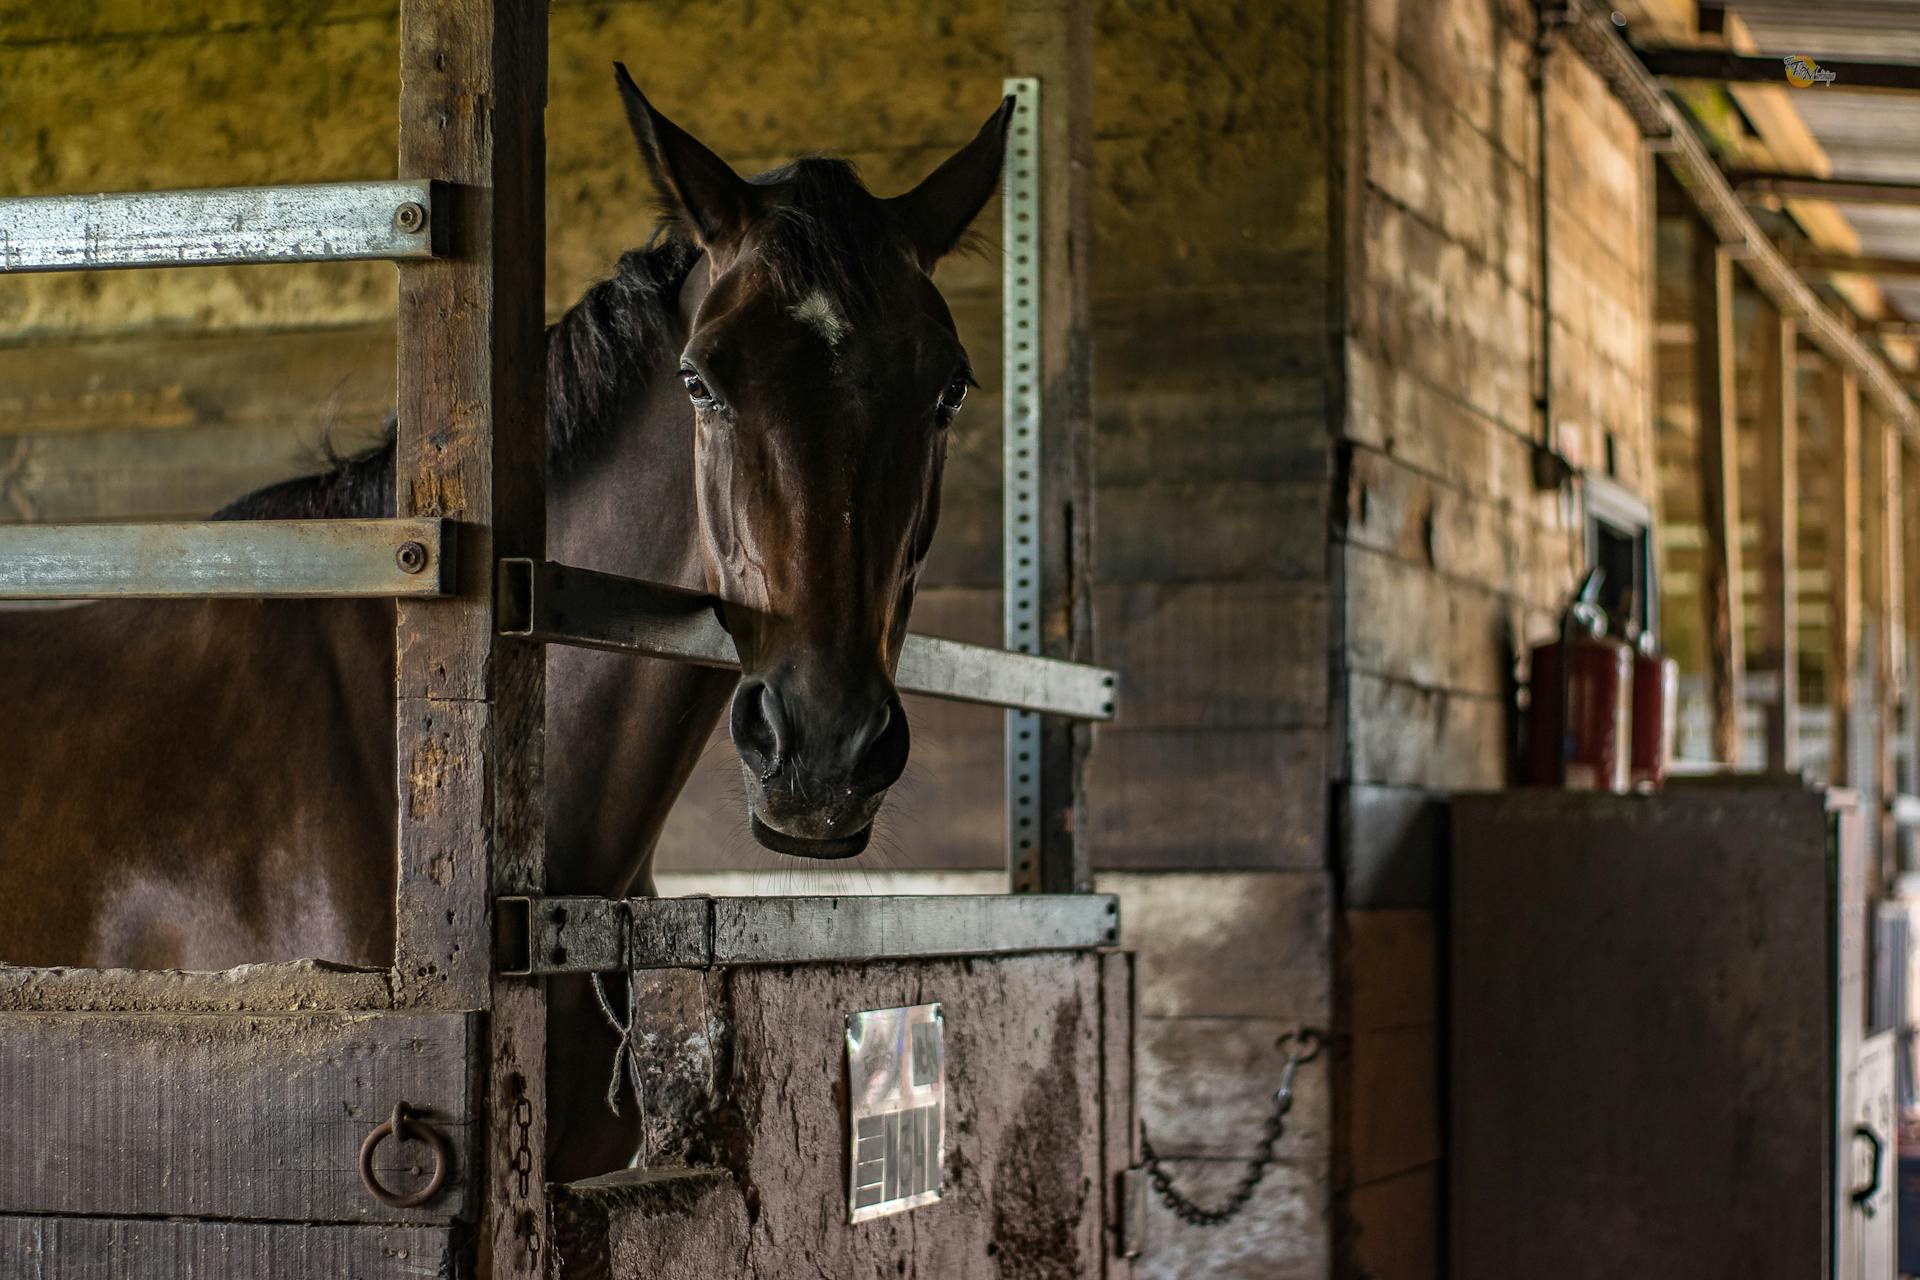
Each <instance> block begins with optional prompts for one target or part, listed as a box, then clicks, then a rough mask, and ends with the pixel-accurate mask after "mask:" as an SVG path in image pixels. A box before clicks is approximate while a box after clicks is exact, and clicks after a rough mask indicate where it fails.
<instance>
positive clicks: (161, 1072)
mask: <svg viewBox="0 0 1920 1280" xmlns="http://www.w3.org/2000/svg"><path fill="white" fill-rule="evenodd" d="M471 1027H472V1024H471V1023H470V1022H469V1021H468V1020H467V1019H466V1018H465V1017H464V1016H461V1015H458V1014H429V1015H418V1016H412V1015H403V1014H339V1015H312V1016H302V1015H286V1014H281V1015H274V1014H262V1015H236V1014H159V1013H155V1014H138V1015H135V1014H92V1013H48V1014H34V1013H10V1014H8V1015H7V1016H6V1017H4V1018H0V1112H4V1116H3V1117H0V1214H9V1213H12V1214H33V1213H41V1214H65V1215H97V1216H101V1217H107V1218H116V1217H118V1218H127V1217H214V1216H218V1217H226V1218H257V1219H273V1218H278V1219H283V1220H288V1221H305V1222H321V1223H325V1222H342V1223H356V1222H388V1223H444V1222H448V1221H451V1220H453V1219H455V1218H462V1219H466V1218H471V1217H472V1216H474V1215H475V1214H476V1213H477V1212H478V1210H479V1202H480V1198H481V1197H480V1195H479V1187H478V1185H477V1184H476V1183H475V1182H474V1181H473V1180H472V1177H471V1171H472V1170H473V1168H474V1166H475V1164H476V1162H477V1160H478V1152H479V1148H478V1145H477V1137H478V1130H479V1127H480V1126H479V1124H478V1119H477V1114H476V1113H477V1100H476V1097H475V1090H474V1073H475V1071H476V1069H477V1066H478V1062H479V1046H478V1045H476V1044H474V1043H473V1042H472V1031H471ZM398 1102H406V1103H408V1104H409V1105H410V1106H412V1107H413V1108H415V1109H416V1110H418V1111H419V1112H421V1113H422V1114H423V1115H424V1116H425V1117H426V1119H427V1121H428V1122H429V1123H431V1124H432V1125H433V1126H434V1127H435V1128H436V1129H438V1130H439V1131H440V1132H441V1133H442V1134H443V1135H445V1136H446V1138H447V1140H448V1142H449V1143H450V1145H451V1146H452V1148H453V1159H454V1167H453V1168H452V1169H450V1170H449V1171H448V1173H449V1177H448V1181H447V1189H446V1190H445V1191H443V1192H442V1193H441V1194H440V1195H439V1196H437V1197H436V1198H435V1199H434V1200H432V1201H430V1202H429V1203H427V1204H426V1205H424V1206H422V1207H420V1208H418V1209H389V1208H387V1207H385V1206H383V1205H381V1204H380V1203H379V1202H378V1201H376V1200H375V1199H374V1198H373V1197H372V1196H370V1195H368V1194H367V1192H366V1190H365V1189H364V1188H363V1187H362V1186H361V1185H360V1176H359V1172H358V1170H357V1166H356V1161H357V1159H358V1153H359V1150H360V1143H361V1141H362V1140H363V1139H364V1138H365V1137H366V1136H367V1134H368V1133H369V1132H370V1131H371V1130H372V1129H373V1127H374V1126H375V1125H377V1124H379V1123H380V1122H381V1121H382V1120H385V1119H386V1118H387V1117H388V1116H389V1115H390V1114H391V1113H392V1110H393V1107H394V1104H395V1103H398ZM423 1150H424V1149H423V1148H416V1147H410V1146H408V1147H403V1146H400V1145H398V1144H395V1143H393V1142H391V1141H388V1142H385V1143H383V1144H382V1145H381V1148H380V1151H379V1154H378V1157H377V1159H376V1165H375V1167H376V1169H377V1170H378V1171H379V1172H380V1173H381V1174H382V1176H383V1179H384V1180H385V1181H386V1182H387V1184H388V1185H389V1186H392V1187H395V1188H396V1189H399V1190H410V1189H411V1188H413V1187H415V1186H417V1185H419V1182H418V1181H417V1180H416V1178H415V1176H414V1175H410V1174H408V1173H406V1172H404V1170H407V1169H409V1168H410V1167H412V1166H414V1165H415V1164H416V1163H417V1162H418V1161H419V1159H420V1158H421V1155H422V1152H423ZM18 1229H20V1230H24V1231H26V1232H27V1233H28V1235H29V1236H31V1235H32V1234H33V1231H34V1230H35V1229H34V1228H30V1227H24V1228H18ZM22 1247H25V1246H22ZM59 1261H60V1262H61V1264H62V1265H70V1264H71V1263H72V1262H73V1261H74V1259H72V1258H71V1257H68V1258H63V1259H60V1260H59ZM0 1271H4V1272H6V1273H7V1274H22V1273H20V1272H14V1271H11V1270H9V1269H8V1268H7V1267H6V1266H5V1265H0ZM24 1274H29V1275H32V1274H38V1273H36V1272H33V1271H31V1270H28V1271H27V1272H25V1273H24Z"/></svg>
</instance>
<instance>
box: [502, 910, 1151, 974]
mask: <svg viewBox="0 0 1920 1280" xmlns="http://www.w3.org/2000/svg"><path fill="white" fill-rule="evenodd" d="M493 926H494V928H493V933H494V941H493V963H494V970H495V972H497V973H499V974H500V975H501V976H502V977H509V978H515V977H542V976H545V975H548V974H556V973H612V972H616V971H618V970H622V969H701V968H708V967H711V966H715V965H745V964H814V963H821V962H826V961H836V960H882V959H889V958H894V957H906V956H972V955H1011V954H1017V953H1021V952H1031V951H1081V950H1088V949H1091V948H1097V947H1110V946H1114V945H1117V944H1118V942H1119V940H1120V905H1119V902H1118V900H1117V899H1116V898H1114V897H1113V896H1112V895H1111V894H1099V893H1067V894H1028V895H1023V896H1021V897H1010V896H1008V895H1005V894H979V895H972V894H966V895H962V894H955V895H950V896H949V895H941V896H929V897H880V896H873V897H864V896H862V897H846V898H802V897H792V898H704V897H700V898H584V897H553V898H532V897H502V898H496V899H495V900H494V909H493Z"/></svg>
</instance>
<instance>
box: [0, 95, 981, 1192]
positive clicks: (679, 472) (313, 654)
mask: <svg viewBox="0 0 1920 1280" xmlns="http://www.w3.org/2000/svg"><path fill="white" fill-rule="evenodd" d="M621 81H622V91H623V94H624V95H625V97H626V103H627V110H628V114H629V117H630V120H631V122H632V124H633V127H634V132H635V135H636V138H637V139H638V141H639V142H640V146H641V151H642V155H643V158H644V159H645V161H646V162H647V165H648V169H649V172H650V173H651V174H652V176H653V178H654V180H655V182H656V184H657V186H658V188H659V189H660V191H661V194H662V196H663V197H664V200H665V203H666V204H667V207H668V211H669V216H670V224H669V226H668V229H667V230H665V231H664V232H663V233H661V234H659V235H657V236H656V238H655V240H654V242H653V243H652V244H651V245H650V246H649V247H648V248H646V249H643V250H636V251H635V252H633V253H629V254H628V255H626V256H625V257H624V258H623V259H622V260H621V262H620V264H619V266H618V268H617V269H616V271H615V272H614V274H613V275H612V277H610V278H609V279H608V280H605V281H603V282H601V283H600V284H598V285H596V286H594V287H593V288H592V289H591V290H589V291H588V293H587V294H586V295H585V296H584V297H583V298H582V299H581V301H580V302H579V303H578V304H576V305H575V306H574V307H573V308H572V309H571V310H570V311H569V312H568V313H567V314H566V315H565V316H564V317H562V318H561V320H559V321H558V322H557V323H555V324H554V325H553V326H552V327H551V328H550V329H549V330H548V334H547V355H548V382H549V387H548V435H549V444H550V450H551V466H550V473H551V480H550V486H549V517H548V527H549V538H548V554H549V556H550V557H551V558H553V559H555V560H559V561H562V562H565V563H569V564H575V565H580V566H584V567H587V568H592V569H598V570H602V571H606V572H610V573H618V574H624V575H628V576H631V577H637V578H646V579H651V580H654V581H659V582H665V583H671V584H675V585H678V586H682V587H686V588H688V589H693V590H701V591H709V592H713V593H715V594H716V595H718V596H719V597H720V598H721V600H722V602H723V608H724V614H725V618H726V621H727V624H728V627H729V629H730V630H731V631H732V632H733V634H734V637H735V642H736V645H737V647H738V648H739V649H740V652H741V658H742V670H743V675H742V677H740V678H738V679H736V677H735V676H734V675H732V674H731V673H726V672H714V671H711V670H706V669H702V668H697V667H692V666H686V665H682V664H675V663H667V662H657V661H649V660H644V659H637V658H631V657H626V656H622V655H616V654H605V653H596V652H591V651H587V650H578V649H554V650H551V651H549V654H548V659H547V661H548V707H547V732H548V747H547V784H548V800H547V815H548V837H547V845H548V867H549V873H548V874H549V885H548V888H549V891H550V892H554V893H579V894H605V895H619V894H624V893H627V892H629V891H631V890H634V889H635V888H636V887H639V888H642V889H644V888H646V887H648V886H649V885H650V878H649V875H648V863H649V861H650V859H651V855H652V849H653V845H654V842H655V840H656V839H657V837H658V835H659V832H660V829H661V826H662V824H663V822H664V821H665V817H666V814H667V811H668V809H669V807H670V806H671V804H672V802H673V799H674V797H675V796H676V795H677V794H678V793H679V791H680V790H681V788H682V787H683V786H684V784H685V782H686V779H687V777H688V775H689V774H690V772H691V770H692V768H693V765H694V763H695V762H696V760H697V759H698V757H699V753H700V751H701V750H702V749H703V747H704V745H705V743H706V741H707V738H708V736H709V734H710V733H711V732H712V729H713V726H714V725H715V724H716V723H717V722H718V720H719V717H720V716H721V714H722V713H723V711H725V709H726V707H727V704H728V697H729V694H730V693H732V692H734V691H735V689H736V684H737V686H738V695H739V696H737V697H736V698H735V700H734V709H733V723H732V728H733V736H734V740H735V743H736V746H737V747H738V749H739V751H740V754H741V758H742V762H743V781H744V783H745V790H746V796H747V800H748V806H749V814H748V817H749V822H750V824H751V829H752V830H753V832H754V834H755V835H756V837H758V838H759V839H760V840H761V841H762V843H765V844H767V845H769V847H772V848H775V849H779V850H781V851H783V852H788V853H794V854H800V855H809V856H827V857H838V856H846V855H848V854H849V853H856V852H858V851H859V849H860V848H861V847H864V845H865V841H866V832H867V828H868V826H869V825H870V824H871V821H872V818H873V814H874V812H875V811H876V810H877V809H878V808H879V805H880V801H881V799H882V798H883V796H884V794H885V790H886V787H887V786H888V785H889V784H890V783H891V782H892V781H893V780H894V779H895V778H896V777H897V776H898V774H899V769H900V767H901V766H902V765H904V762H905V756H906V749H907V740H906V722H905V716H904V712H902V711H901V709H900V704H899V700H898V697H897V695H896V694H895V693H894V690H893V686H892V683H891V671H892V665H893V663H894V661H896V660H897V658H898V654H899V645H900V641H901V639H902V638H903V636H904V633H905V626H906V617H907V611H908V608H909V607H910V605H911V601H912V594H913V587H914V584H915V582H916V580H917V577H918V573H919V569H920V565H921V563H922V562H923V561H924V558H925V555H926V551H927V548H928V544H929V542H930V539H931V536H932V531H933V525H934V522H935V520H936V518H937V513H938V489H939V478H940V468H941V462H942V460H943V458H944V453H945V434H944V432H945V427H946V424H947V422H948V421H949V420H950V419H951V417H952V415H953V412H954V411H955V410H957V408H958V402H959V399H960V398H961V397H962V396H963V395H964V393H965V389H966V384H967V382H968V381H969V380H970V379H969V376H968V373H967V368H966V362H965V355H964V352H962V351H961V349H960V346H959V343H958V340H957V338H956V337H955V336H954V331H953V325H952V321H951V318H950V317H949V316H948V314H947V311H946V308H945V306H944V304H943V303H942V302H941V300H940V295H939V293H938V291H937V290H936V289H934V287H933V285H932V283H931V281H930V279H929V273H930V272H931V270H932V266H933V264H934V262H935V261H937V260H938V258H939V257H940V256H941V255H942V254H944V253H945V252H946V251H947V250H948V249H950V248H951V247H952V245H953V243H954V242H955V241H956V240H957V239H958V238H959V236H960V235H961V233H962V232H963V231H964V229H965V227H966V225H967V223H968V222H969V221H970V220H971V219H972V217H973V215H974V214H975V213H976V212H977V211H978V209H979V208H980V206H981V204H983V203H984V202H985V200H986V199H987V197H988V196H989V195H990V194H991V192H992V189H993V186H994V183H995V182H996V181H997V175H998V170H999V164H1000V156H1001V152H1002V148H1003V140H1004V132H1005V125H1006V111H1005V108H1004V107H1003V109H1002V111H1001V112H1000V113H998V114H996V116H995V117H994V119H993V120H991V121H989V123H988V125H987V127H986V128H985V129H983V130H982V132H981V134H980V136H979V137H978V138H976V139H975V140H974V142H973V143H971V144H969V146H968V147H966V148H963V149H962V151H961V152H959V153H958V154H957V155H956V156H955V157H953V158H952V159H951V160H949V161H948V162H947V163H946V164H944V165H942V166H941V168H940V169H939V170H937V171H936V172H935V173H934V174H933V175H931V176H930V177H929V178H928V179H927V181H926V182H924V183H923V184H922V185H921V186H920V187H919V188H916V189H915V190H914V191H913V192H910V193H908V194H907V195H904V196H900V197H895V198H894V199H891V200H880V199H877V198H875V197H873V196H871V195H870V194H868V193H867V191H866V190H865V188H864V187H863V186H862V185H861V184H860V182H859V180H858V179H857V178H856V177H855V176H854V174H853V172H852V170H851V168H849V167H848V166H846V165H844V164H842V163H840V162H837V161H831V160H803V161H799V162H797V163H796V164H794V165H790V166H787V167H786V168H784V169H781V170H776V171H774V172H773V173H770V174H766V175H762V176H761V177H760V178H756V179H754V180H752V181H750V182H749V181H746V180H743V179H740V178H738V177H737V176H735V175H734V174H733V172H732V171H731V170H730V169H728V168H727V167H726V165H725V164H724V163H723V162H721V161H720V160H719V159H718V158H717V157H716V156H714V155H713V153H712V152H710V151H708V150H707V149H706V148H704V147H703V146H701V145H700V144H699V143H698V142H697V141H695V140H694V139H693V138H691V137H690V136H688V135H687V134H685V133H684V132H682V131H681V130H679V129H678V128H676V127H675V126H674V125H673V124H672V123H671V122H669V121H667V120H666V119H665V118H664V117H661V116H659V115H658V113H656V112H654V111H653V109H652V108H651V107H650V106H649V105H648V104H647V103H646V101H645V99H644V98H642V97H641V96H640V95H639V93H638V91H637V90H635V89H633V88H632V86H631V82H630V81H626V79H625V75H624V71H623V72H621ZM676 361H677V362H679V364H680V369H679V376H678V377H674V376H671V374H672V370H673V368H674V363H675V362H676ZM392 495H393V455H392V450H391V446H389V447H387V448H385V449H381V450H376V451H373V452H371V453H368V454H363V455H360V456H358V457H355V458H352V459H349V460H346V461H344V462H342V463H340V464H339V465H338V466H336V467H335V468H334V469H333V470H331V471H329V472H327V473H325V474H322V475H317V476H313V477H308V478H306V479H302V480H295V481H290V482H287V483H285V484H281V485H276V486H273V487H271V488H268V489H265V490H262V491H260V492H259V493H256V494H253V495H251V496H249V497H247V498H244V499H242V500H241V501H239V502H237V503H235V504H234V505H233V506H232V507H230V508H228V509H227V511H225V512H223V513H221V514H222V516H223V518H231V519H247V518H288V517H311V516H355V515H360V516H365V515H383V514H390V513H391V511H392ZM393 618H394V611H393V606H392V605H391V604H390V603H388V602H381V601H373V602H367V601H337V602H335V601H260V602H233V601H192V602H173V601H140V602H111V603H93V604H78V605H72V606H59V607H52V608H30V609H18V610H8V611H4V612H0V717H4V719H3V720H0V725H3V726H4V727H0V961H5V962H9V963H14V964H29V965H85V966H97V967H104V966H133V967H141V968H194V969H213V968H224V967H227V966H230V965H234V964H238V963H243V962H254V961H268V960H285V959H293V958H298V957H308V956H313V957H322V958H325V959H328V960H333V961H338V962H343V963H349V964H359V965H367V966H372V967H381V966H385V965H387V964H390V963H391V959H392V948H393V892H394V872H395V858H394V850H393V839H394V834H393V833H394V821H395V819H394V814H395V808H394V806H395V787H394V761H393V743H394V730H393V656H392V651H393ZM554 995H555V1000H554V1006H553V1008H554V1012H553V1018H554V1022H555V1026H554V1034H553V1035H552V1036H550V1043H551V1044H552V1046H553V1048H552V1052H553V1063H552V1066H553V1070H554V1073H555V1079H554V1083H553V1089H552V1095H553V1098H554V1102H553V1105H554V1109H555V1115H554V1117H553V1121H554V1122H553V1124H552V1125H551V1126H550V1132H551V1134H552V1135H553V1141H554V1143H555V1144H556V1145H557V1146H560V1147H562V1148H563V1149H564V1158H562V1157H561V1156H558V1155H557V1156H556V1163H555V1165H554V1167H553V1170H552V1172H553V1174H554V1176H558V1177H568V1176H575V1175H577V1174H579V1173H581V1172H586V1171H593V1170H596V1169H601V1168H605V1167H608V1166H609V1165H611V1164H614V1163H618V1162H619V1161H620V1160H621V1159H622V1158H623V1157H624V1153H625V1151H629V1150H631V1139H630V1138H629V1137H627V1136H626V1135H625V1134H624V1133H623V1132H622V1131H621V1130H620V1129H619V1128H618V1127H617V1126H609V1125H608V1124H606V1123H605V1117H604V1114H603V1113H601V1114H596V1108H597V1106H598V1099H599V1095H600V1082H601V1081H602V1080H603V1079H604V1075H603V1074H601V1073H602V1072H604V1069H605V1062H606V1057H605V1054H606V1051H607V1042H606V1040H605V1038H604V1037H603V1035H602V1032H601V1029H600V1028H599V1027H598V1025H597V1022H595V1021H593V1019H594V1018H595V1017H596V1016H597V1015H592V1014H590V1013H589V1011H588V1006H587V1005H586V1003H585V996H584V994H583V989H582V987H581V985H580V984H571V985H568V984H557V985H556V988H555V992H554ZM629 1115H631V1113H630V1112H629Z"/></svg>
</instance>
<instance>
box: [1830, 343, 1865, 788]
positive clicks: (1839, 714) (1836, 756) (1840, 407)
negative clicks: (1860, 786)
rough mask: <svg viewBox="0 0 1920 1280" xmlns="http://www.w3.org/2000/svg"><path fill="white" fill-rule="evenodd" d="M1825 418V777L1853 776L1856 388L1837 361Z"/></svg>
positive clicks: (1836, 780) (1843, 779)
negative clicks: (1827, 726)
mask: <svg viewBox="0 0 1920 1280" xmlns="http://www.w3.org/2000/svg"><path fill="white" fill-rule="evenodd" d="M1821 392H1822V395H1821V399H1822V401H1823V402H1824V406H1825V417H1826V424H1827V465H1828V468H1829V470H1828V481H1827V493H1828V501H1829V503H1830V504H1831V505H1830V506H1829V507H1828V508H1827V512H1826V537H1827V670H1826V683H1827V706H1828V709H1829V712H1830V717H1829V724H1830V725H1831V730H1830V732H1831V737H1832V742H1831V744H1830V746H1829V748H1828V752H1829V755H1828V759H1829V760H1830V762H1831V763H1830V764H1829V766H1828V781H1830V782H1831V783H1832V784H1833V785H1835V786H1842V787H1843V786H1846V785H1848V783H1849V781H1850V780H1851V779H1852V777H1853V762H1852V761H1851V760H1850V759H1849V758H1848V757H1849V755H1850V754H1851V752H1850V750H1849V746H1850V741H1851V739H1850V734H1851V727H1852V723H1853V664H1854V655H1855V653H1856V652H1858V649H1859V635H1860V388H1859V384H1858V383H1857V382H1856V381H1855V380H1854V376H1853V371H1852V370H1851V369H1848V368H1846V367H1845V366H1843V365H1840V364H1839V363H1837V362H1829V363H1828V364H1827V366H1826V368H1825V369H1824V370H1822V380H1821Z"/></svg>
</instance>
